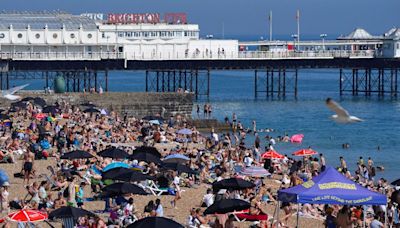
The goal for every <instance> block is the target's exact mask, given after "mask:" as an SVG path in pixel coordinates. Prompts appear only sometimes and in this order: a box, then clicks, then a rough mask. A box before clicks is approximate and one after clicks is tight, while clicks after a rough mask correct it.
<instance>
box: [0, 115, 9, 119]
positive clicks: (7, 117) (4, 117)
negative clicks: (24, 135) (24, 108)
mask: <svg viewBox="0 0 400 228" xmlns="http://www.w3.org/2000/svg"><path fill="white" fill-rule="evenodd" d="M0 119H1V120H9V119H10V116H9V115H7V114H3V113H0Z"/></svg>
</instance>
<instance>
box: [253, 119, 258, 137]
mask: <svg viewBox="0 0 400 228" xmlns="http://www.w3.org/2000/svg"><path fill="white" fill-rule="evenodd" d="M253 133H254V135H255V134H256V133H257V123H256V121H255V120H253Z"/></svg>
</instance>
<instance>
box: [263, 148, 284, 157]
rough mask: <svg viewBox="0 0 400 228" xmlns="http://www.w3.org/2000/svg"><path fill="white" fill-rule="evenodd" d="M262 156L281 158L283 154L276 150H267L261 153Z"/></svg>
mask: <svg viewBox="0 0 400 228" xmlns="http://www.w3.org/2000/svg"><path fill="white" fill-rule="evenodd" d="M261 157H262V158H265V159H283V158H285V156H283V155H282V154H280V153H278V152H276V151H275V150H269V151H267V152H265V153H263V154H262V155H261Z"/></svg>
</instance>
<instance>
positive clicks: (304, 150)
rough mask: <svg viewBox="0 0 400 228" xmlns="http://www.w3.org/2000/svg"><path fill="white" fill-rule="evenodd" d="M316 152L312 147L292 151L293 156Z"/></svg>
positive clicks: (308, 154)
mask: <svg viewBox="0 0 400 228" xmlns="http://www.w3.org/2000/svg"><path fill="white" fill-rule="evenodd" d="M316 154H318V153H317V151H315V150H312V149H301V150H298V151H296V152H294V153H293V155H294V156H312V155H316Z"/></svg>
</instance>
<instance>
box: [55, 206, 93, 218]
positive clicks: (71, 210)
mask: <svg viewBox="0 0 400 228" xmlns="http://www.w3.org/2000/svg"><path fill="white" fill-rule="evenodd" d="M85 216H90V217H97V215H96V214H94V213H92V212H90V211H87V210H84V209H81V208H76V207H71V206H65V207H60V208H58V209H55V210H54V211H52V212H50V214H49V219H57V218H74V219H78V218H80V217H85Z"/></svg>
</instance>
